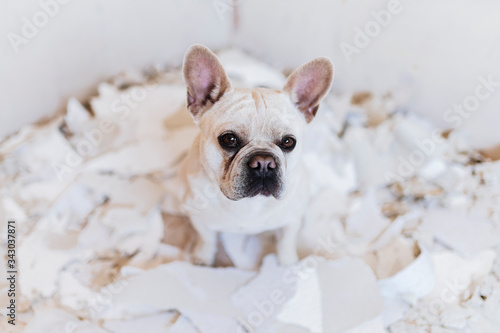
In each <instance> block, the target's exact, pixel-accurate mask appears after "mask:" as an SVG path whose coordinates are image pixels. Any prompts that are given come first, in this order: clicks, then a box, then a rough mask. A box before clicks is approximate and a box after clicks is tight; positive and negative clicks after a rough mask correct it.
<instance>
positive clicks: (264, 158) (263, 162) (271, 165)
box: [248, 155, 276, 174]
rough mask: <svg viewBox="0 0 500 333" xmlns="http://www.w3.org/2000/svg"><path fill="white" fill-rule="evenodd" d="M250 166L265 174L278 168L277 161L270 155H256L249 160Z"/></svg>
mask: <svg viewBox="0 0 500 333" xmlns="http://www.w3.org/2000/svg"><path fill="white" fill-rule="evenodd" d="M248 166H249V167H250V168H252V169H254V170H255V171H256V172H257V173H262V174H265V173H267V172H269V171H271V170H274V169H276V161H275V160H274V158H273V157H272V156H270V155H255V156H253V157H252V158H251V159H250V161H249V162H248Z"/></svg>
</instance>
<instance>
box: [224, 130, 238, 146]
mask: <svg viewBox="0 0 500 333" xmlns="http://www.w3.org/2000/svg"><path fill="white" fill-rule="evenodd" d="M219 143H220V144H221V146H223V147H227V148H235V147H237V146H238V145H239V144H240V143H239V140H238V137H237V136H236V135H235V134H233V133H227V134H224V135H222V136H220V137H219Z"/></svg>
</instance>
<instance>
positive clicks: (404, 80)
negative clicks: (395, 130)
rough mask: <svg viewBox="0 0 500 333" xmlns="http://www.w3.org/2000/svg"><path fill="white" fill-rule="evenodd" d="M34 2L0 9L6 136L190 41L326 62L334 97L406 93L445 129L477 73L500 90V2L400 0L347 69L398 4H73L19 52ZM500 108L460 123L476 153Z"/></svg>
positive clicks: (497, 137) (183, 0)
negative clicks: (345, 47) (16, 38)
mask: <svg viewBox="0 0 500 333" xmlns="http://www.w3.org/2000/svg"><path fill="white" fill-rule="evenodd" d="M38 1H39V0H23V1H11V0H0V35H1V36H2V38H0V60H1V61H0V110H1V112H0V137H1V136H3V135H5V134H7V133H12V132H13V131H15V130H17V129H18V128H19V127H20V126H21V125H22V124H25V123H29V122H33V121H36V120H37V119H39V118H40V117H42V116H48V115H51V114H53V112H54V111H55V110H56V109H58V108H62V107H64V105H65V102H66V100H67V98H68V97H69V96H73V95H76V96H78V97H83V96H85V94H87V93H88V92H89V90H90V89H92V88H94V87H95V85H96V83H98V82H99V81H101V80H103V79H106V78H108V77H110V76H112V75H114V74H116V73H118V72H120V71H121V70H125V69H129V68H142V67H144V66H147V65H148V64H151V63H171V64H180V62H181V59H182V55H183V53H184V51H185V49H186V48H187V46H189V45H190V44H192V43H195V42H197V43H204V44H206V45H208V46H209V47H212V48H220V47H222V46H226V45H229V44H235V45H237V46H240V47H242V48H244V49H246V50H248V51H249V52H251V53H253V54H254V55H257V56H258V57H260V58H262V59H263V60H265V61H267V62H269V63H271V64H273V65H275V66H277V67H278V68H281V69H287V68H294V67H296V66H298V65H299V64H301V63H303V62H305V61H308V60H310V59H312V58H314V57H317V56H319V55H328V56H330V57H331V58H332V59H333V60H334V62H335V64H336V81H335V86H334V89H336V90H337V91H357V90H370V91H375V92H380V93H385V92H388V91H393V90H396V89H398V87H400V86H402V85H408V84H411V85H413V86H412V89H411V99H410V107H411V108H413V109H415V110H416V111H418V112H421V113H423V114H425V115H427V116H429V117H431V118H432V119H433V120H434V121H435V122H436V123H437V124H438V125H439V126H442V127H444V128H448V127H454V126H455V125H456V123H455V122H450V121H447V120H446V119H444V118H443V116H444V114H445V112H446V110H447V109H448V108H449V107H451V106H452V105H453V104H454V103H462V102H463V100H464V99H465V98H467V97H468V96H471V95H473V94H474V91H475V88H476V86H477V85H478V77H479V76H481V75H482V76H484V77H487V76H488V75H493V76H494V77H495V78H497V79H498V81H500V65H499V63H500V60H499V59H500V38H499V37H498V36H499V33H500V20H499V19H498V14H499V13H500V2H498V1H496V0H439V1H436V0H419V1H410V0H401V4H400V6H401V8H402V9H401V11H400V13H398V14H394V15H392V17H391V21H390V23H389V24H388V25H387V26H386V27H382V28H381V30H380V33H379V34H378V35H377V36H375V37H373V38H371V39H370V43H369V45H368V46H367V47H366V48H361V49H360V51H359V54H353V55H352V59H351V62H348V61H347V59H346V57H345V56H344V54H343V53H342V51H341V48H340V45H341V44H342V43H343V42H345V43H349V44H352V45H354V46H355V44H354V38H355V36H356V31H355V28H356V27H359V28H361V29H363V28H364V27H365V25H366V24H367V23H370V22H372V23H373V21H374V19H373V16H372V14H371V11H376V12H378V11H380V10H382V9H383V10H387V9H388V6H389V3H390V2H391V1H398V0H348V1H346V0H307V1H306V0H234V1H233V0H165V1H159V0H156V1H155V0H142V1H133V0H71V1H69V3H68V4H66V5H61V6H60V10H59V12H58V13H57V14H56V15H55V16H54V17H53V18H51V19H50V21H49V22H48V24H47V25H46V26H44V27H43V28H41V29H40V31H39V33H38V34H37V35H36V36H35V37H34V38H32V39H30V40H29V42H28V44H27V45H21V47H20V52H19V53H17V54H16V53H15V52H14V50H13V48H12V47H11V45H10V43H9V40H8V38H7V35H6V34H7V33H8V32H15V33H18V34H21V28H22V26H23V22H22V18H23V17H27V18H28V19H30V20H32V16H33V15H34V14H35V13H37V12H38V11H40V5H39V3H38ZM40 1H41V2H44V3H45V2H50V1H56V0H40ZM58 1H63V0H58ZM65 1H68V0H65ZM233 3H237V4H238V18H239V22H238V30H237V31H236V33H235V34H233V31H232V29H233V26H232V23H233V22H232V17H231V11H230V10H229V9H230V7H231V6H232V4H233ZM217 9H218V10H219V12H218V11H217ZM221 12H222V13H221ZM499 107H500V89H499V88H497V90H496V91H495V93H494V94H493V95H492V97H490V98H488V99H486V100H484V101H481V103H480V105H479V107H478V109H477V110H474V111H473V112H471V116H470V117H468V118H463V119H462V120H464V121H463V124H462V125H461V126H460V127H461V129H462V130H464V131H465V132H467V133H469V134H470V135H471V136H472V137H473V138H474V144H475V145H476V146H478V147H480V146H485V145H490V144H491V142H499V143H500V131H498V130H497V129H496V127H495V124H498V123H499V121H500V110H498V108H499Z"/></svg>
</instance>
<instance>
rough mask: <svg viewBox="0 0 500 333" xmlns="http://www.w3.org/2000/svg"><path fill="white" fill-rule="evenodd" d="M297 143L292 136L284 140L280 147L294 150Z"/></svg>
mask: <svg viewBox="0 0 500 333" xmlns="http://www.w3.org/2000/svg"><path fill="white" fill-rule="evenodd" d="M296 143H297V141H295V139H294V138H292V137H290V136H285V137H284V138H283V140H281V144H280V147H281V148H282V149H285V150H292V149H293V148H295V144H296Z"/></svg>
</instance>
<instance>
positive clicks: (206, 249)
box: [176, 45, 333, 265]
mask: <svg viewBox="0 0 500 333" xmlns="http://www.w3.org/2000/svg"><path fill="white" fill-rule="evenodd" d="M183 75H184V81H185V84H186V87H187V108H188V110H189V112H190V114H191V116H192V118H193V120H194V122H195V123H196V124H197V125H198V127H199V129H200V132H199V135H198V136H197V137H196V138H195V140H194V142H193V145H192V146H191V149H190V150H189V152H188V155H187V156H186V158H185V159H184V161H183V162H182V164H181V167H180V171H179V174H178V180H179V182H178V184H180V186H181V188H180V189H177V191H176V193H177V196H178V200H179V202H180V203H181V205H182V209H183V210H184V212H185V213H187V215H188V216H189V218H190V220H191V223H192V225H193V227H194V228H195V230H196V231H197V232H198V234H199V237H198V242H197V244H196V245H195V246H194V248H193V251H192V258H193V261H194V262H195V263H197V264H203V265H212V264H213V263H214V259H215V255H216V251H217V238H218V237H217V236H218V232H231V233H243V234H257V233H261V232H264V231H269V230H276V232H277V244H276V250H277V256H278V259H279V261H280V263H281V264H282V265H288V264H291V263H294V262H296V261H297V260H298V257H297V248H296V243H297V236H298V232H299V229H300V227H301V220H302V217H303V214H304V211H305V209H306V206H307V203H308V199H309V198H308V196H309V192H308V188H309V184H308V177H307V176H308V174H307V172H306V171H305V169H304V165H303V161H302V157H301V151H302V146H303V144H302V142H301V140H302V138H303V132H304V129H305V127H306V125H307V124H308V123H309V122H311V121H312V120H313V118H314V117H315V115H316V113H317V111H318V107H319V103H320V102H321V100H322V99H323V97H324V96H325V95H326V94H327V92H328V91H329V90H330V87H331V85H332V81H333V64H332V62H331V61H330V60H329V59H328V58H323V57H321V58H316V59H314V60H312V61H310V62H308V63H306V64H304V65H302V66H301V67H299V68H298V69H296V70H295V71H294V72H293V73H292V74H291V75H290V76H289V77H288V79H287V81H286V84H285V85H284V87H283V89H282V90H272V89H267V88H256V89H248V88H234V87H232V86H231V82H230V81H229V79H228V77H227V75H226V73H225V71H224V68H223V67H222V65H221V63H220V62H219V60H218V59H217V56H216V55H215V54H214V53H213V52H212V51H210V50H209V49H208V48H206V47H205V46H202V45H193V46H191V47H190V48H189V49H188V50H187V52H186V54H185V57H184V63H183Z"/></svg>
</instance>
